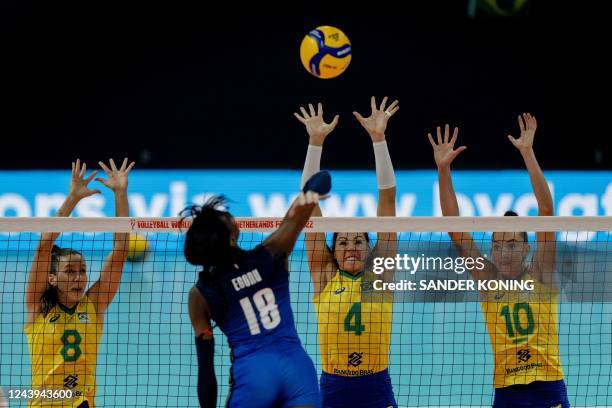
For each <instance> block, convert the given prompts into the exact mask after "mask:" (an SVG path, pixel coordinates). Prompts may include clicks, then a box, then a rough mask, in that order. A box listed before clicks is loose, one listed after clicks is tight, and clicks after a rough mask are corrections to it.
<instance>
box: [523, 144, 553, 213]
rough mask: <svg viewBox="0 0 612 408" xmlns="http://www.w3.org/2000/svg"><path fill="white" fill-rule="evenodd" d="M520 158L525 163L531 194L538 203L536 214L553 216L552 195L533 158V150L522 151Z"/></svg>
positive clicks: (536, 161)
mask: <svg viewBox="0 0 612 408" xmlns="http://www.w3.org/2000/svg"><path fill="white" fill-rule="evenodd" d="M521 156H523V160H524V161H525V167H527V172H528V173H529V179H530V180H531V186H532V188H533V193H534V195H535V197H536V201H537V202H538V214H539V215H554V209H553V200H552V194H551V193H550V189H549V188H548V183H547V182H546V179H545V178H544V173H542V169H541V168H540V165H539V163H538V160H537V159H536V157H535V152H534V151H533V149H526V150H522V151H521Z"/></svg>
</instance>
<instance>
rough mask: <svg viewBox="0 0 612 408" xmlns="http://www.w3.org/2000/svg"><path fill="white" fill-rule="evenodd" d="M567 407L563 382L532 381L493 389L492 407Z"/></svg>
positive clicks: (565, 389) (567, 402)
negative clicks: (493, 399)
mask: <svg viewBox="0 0 612 408" xmlns="http://www.w3.org/2000/svg"><path fill="white" fill-rule="evenodd" d="M559 405H560V406H561V407H563V408H569V406H570V404H569V400H568V399H567V388H565V382H564V381H563V380H559V381H534V382H532V383H529V384H518V385H511V386H509V387H504V388H496V389H495V401H494V402H493V408H506V407H508V408H510V407H512V408H521V407H530V408H531V407H533V408H550V407H557V406H559Z"/></svg>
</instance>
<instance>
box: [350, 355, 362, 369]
mask: <svg viewBox="0 0 612 408" xmlns="http://www.w3.org/2000/svg"><path fill="white" fill-rule="evenodd" d="M362 357H363V353H357V352H354V353H351V354H349V359H348V364H349V365H352V366H353V367H357V366H358V365H359V364H361V358H362Z"/></svg>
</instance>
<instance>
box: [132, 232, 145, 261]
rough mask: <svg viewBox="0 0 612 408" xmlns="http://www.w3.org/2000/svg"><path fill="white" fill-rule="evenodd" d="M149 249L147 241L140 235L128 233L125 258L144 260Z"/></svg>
mask: <svg viewBox="0 0 612 408" xmlns="http://www.w3.org/2000/svg"><path fill="white" fill-rule="evenodd" d="M148 250H149V241H147V238H145V237H144V236H142V235H138V234H130V238H129V245H128V256H127V259H128V261H130V262H139V261H142V260H144V258H145V257H146V255H147V251H148Z"/></svg>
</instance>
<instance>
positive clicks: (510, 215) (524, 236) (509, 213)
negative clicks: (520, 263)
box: [504, 210, 528, 242]
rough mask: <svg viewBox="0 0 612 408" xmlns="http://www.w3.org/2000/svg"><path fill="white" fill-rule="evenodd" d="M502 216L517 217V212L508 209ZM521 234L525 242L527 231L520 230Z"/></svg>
mask: <svg viewBox="0 0 612 408" xmlns="http://www.w3.org/2000/svg"><path fill="white" fill-rule="evenodd" d="M504 217H518V214H517V213H516V212H514V211H512V210H508V211H506V212H505V213H504ZM520 234H521V236H522V237H523V240H524V241H525V242H527V240H528V239H527V233H526V232H520Z"/></svg>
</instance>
